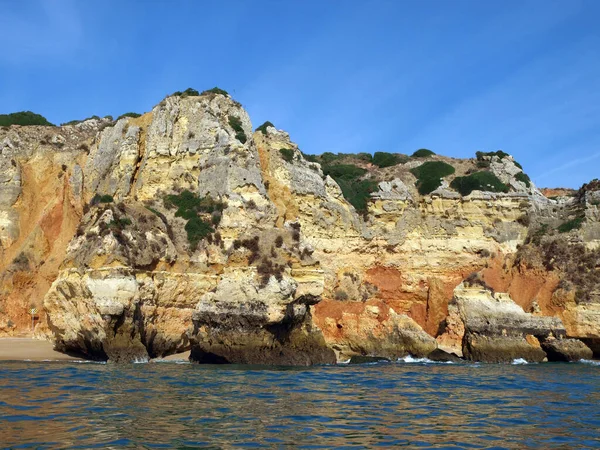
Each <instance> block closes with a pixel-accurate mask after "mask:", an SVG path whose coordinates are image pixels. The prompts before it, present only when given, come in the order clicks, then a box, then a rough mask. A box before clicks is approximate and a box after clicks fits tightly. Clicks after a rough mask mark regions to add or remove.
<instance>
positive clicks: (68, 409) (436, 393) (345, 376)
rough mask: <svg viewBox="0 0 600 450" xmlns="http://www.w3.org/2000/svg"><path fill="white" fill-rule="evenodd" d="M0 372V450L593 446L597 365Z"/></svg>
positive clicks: (53, 365) (51, 366) (599, 382)
mask: <svg viewBox="0 0 600 450" xmlns="http://www.w3.org/2000/svg"><path fill="white" fill-rule="evenodd" d="M518 362H520V363H521V364H512V365H511V364H509V365H493V364H467V363H464V364H442V363H438V364H436V363H430V362H428V361H426V360H415V359H410V358H408V359H407V360H406V361H402V362H398V363H377V364H363V365H345V366H326V367H311V368H273V367H271V368H269V367H254V366H200V365H195V364H189V363H175V362H169V363H167V362H164V363H155V364H154V363H148V364H131V365H124V366H121V365H110V364H95V363H73V362H0V447H1V448H86V449H87V448H149V449H150V448H181V449H184V448H185V449H188V448H284V447H286V448H287V447H294V448H334V447H335V448H374V447H383V448H392V447H408V448H446V449H455V448H469V449H471V448H493V449H502V448H510V449H513V448H515V449H516V448H518V449H523V448H560V449H574V448H600V365H598V363H592V362H589V363H576V364H575V363H571V364H522V361H518Z"/></svg>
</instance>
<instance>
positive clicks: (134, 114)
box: [117, 112, 141, 120]
mask: <svg viewBox="0 0 600 450" xmlns="http://www.w3.org/2000/svg"><path fill="white" fill-rule="evenodd" d="M140 116H141V114H139V113H136V112H126V113H124V114H121V115H120V116H119V117H117V120H121V119H122V118H123V117H131V118H133V119H136V118H138V117H140Z"/></svg>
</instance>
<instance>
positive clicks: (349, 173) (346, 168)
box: [323, 164, 367, 181]
mask: <svg viewBox="0 0 600 450" xmlns="http://www.w3.org/2000/svg"><path fill="white" fill-rule="evenodd" d="M323 173H324V174H325V175H329V176H330V177H331V178H333V179H334V180H336V181H337V179H338V178H343V179H345V180H354V179H357V178H359V177H362V176H363V175H364V174H366V173H367V170H366V169H363V168H361V167H357V166H355V165H352V164H334V165H331V166H330V165H324V166H323Z"/></svg>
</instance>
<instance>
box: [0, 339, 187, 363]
mask: <svg viewBox="0 0 600 450" xmlns="http://www.w3.org/2000/svg"><path fill="white" fill-rule="evenodd" d="M189 356H190V352H189V351H188V352H184V353H178V354H177V355H170V356H167V357H165V358H160V360H163V361H180V360H182V361H187V360H188V358H189ZM0 361H81V358H75V357H73V356H69V355H65V354H64V353H60V352H57V351H55V350H54V349H53V345H52V343H51V342H48V341H43V340H40V339H32V338H0Z"/></svg>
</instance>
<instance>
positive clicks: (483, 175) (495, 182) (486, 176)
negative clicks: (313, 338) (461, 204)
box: [450, 172, 508, 196]
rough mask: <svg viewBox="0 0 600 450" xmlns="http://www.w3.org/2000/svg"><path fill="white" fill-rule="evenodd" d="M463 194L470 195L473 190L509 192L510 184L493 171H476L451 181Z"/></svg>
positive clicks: (453, 186)
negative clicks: (505, 182) (501, 179)
mask: <svg viewBox="0 0 600 450" xmlns="http://www.w3.org/2000/svg"><path fill="white" fill-rule="evenodd" d="M450 187H451V188H452V189H455V190H456V191H458V192H459V193H460V195H462V196H466V195H469V194H470V193H471V192H473V191H486V192H508V186H507V185H506V184H504V183H503V182H502V181H500V179H499V178H498V177H497V176H496V175H494V174H493V173H492V172H475V173H472V174H470V175H466V176H464V177H456V178H455V179H454V180H452V183H450Z"/></svg>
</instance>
